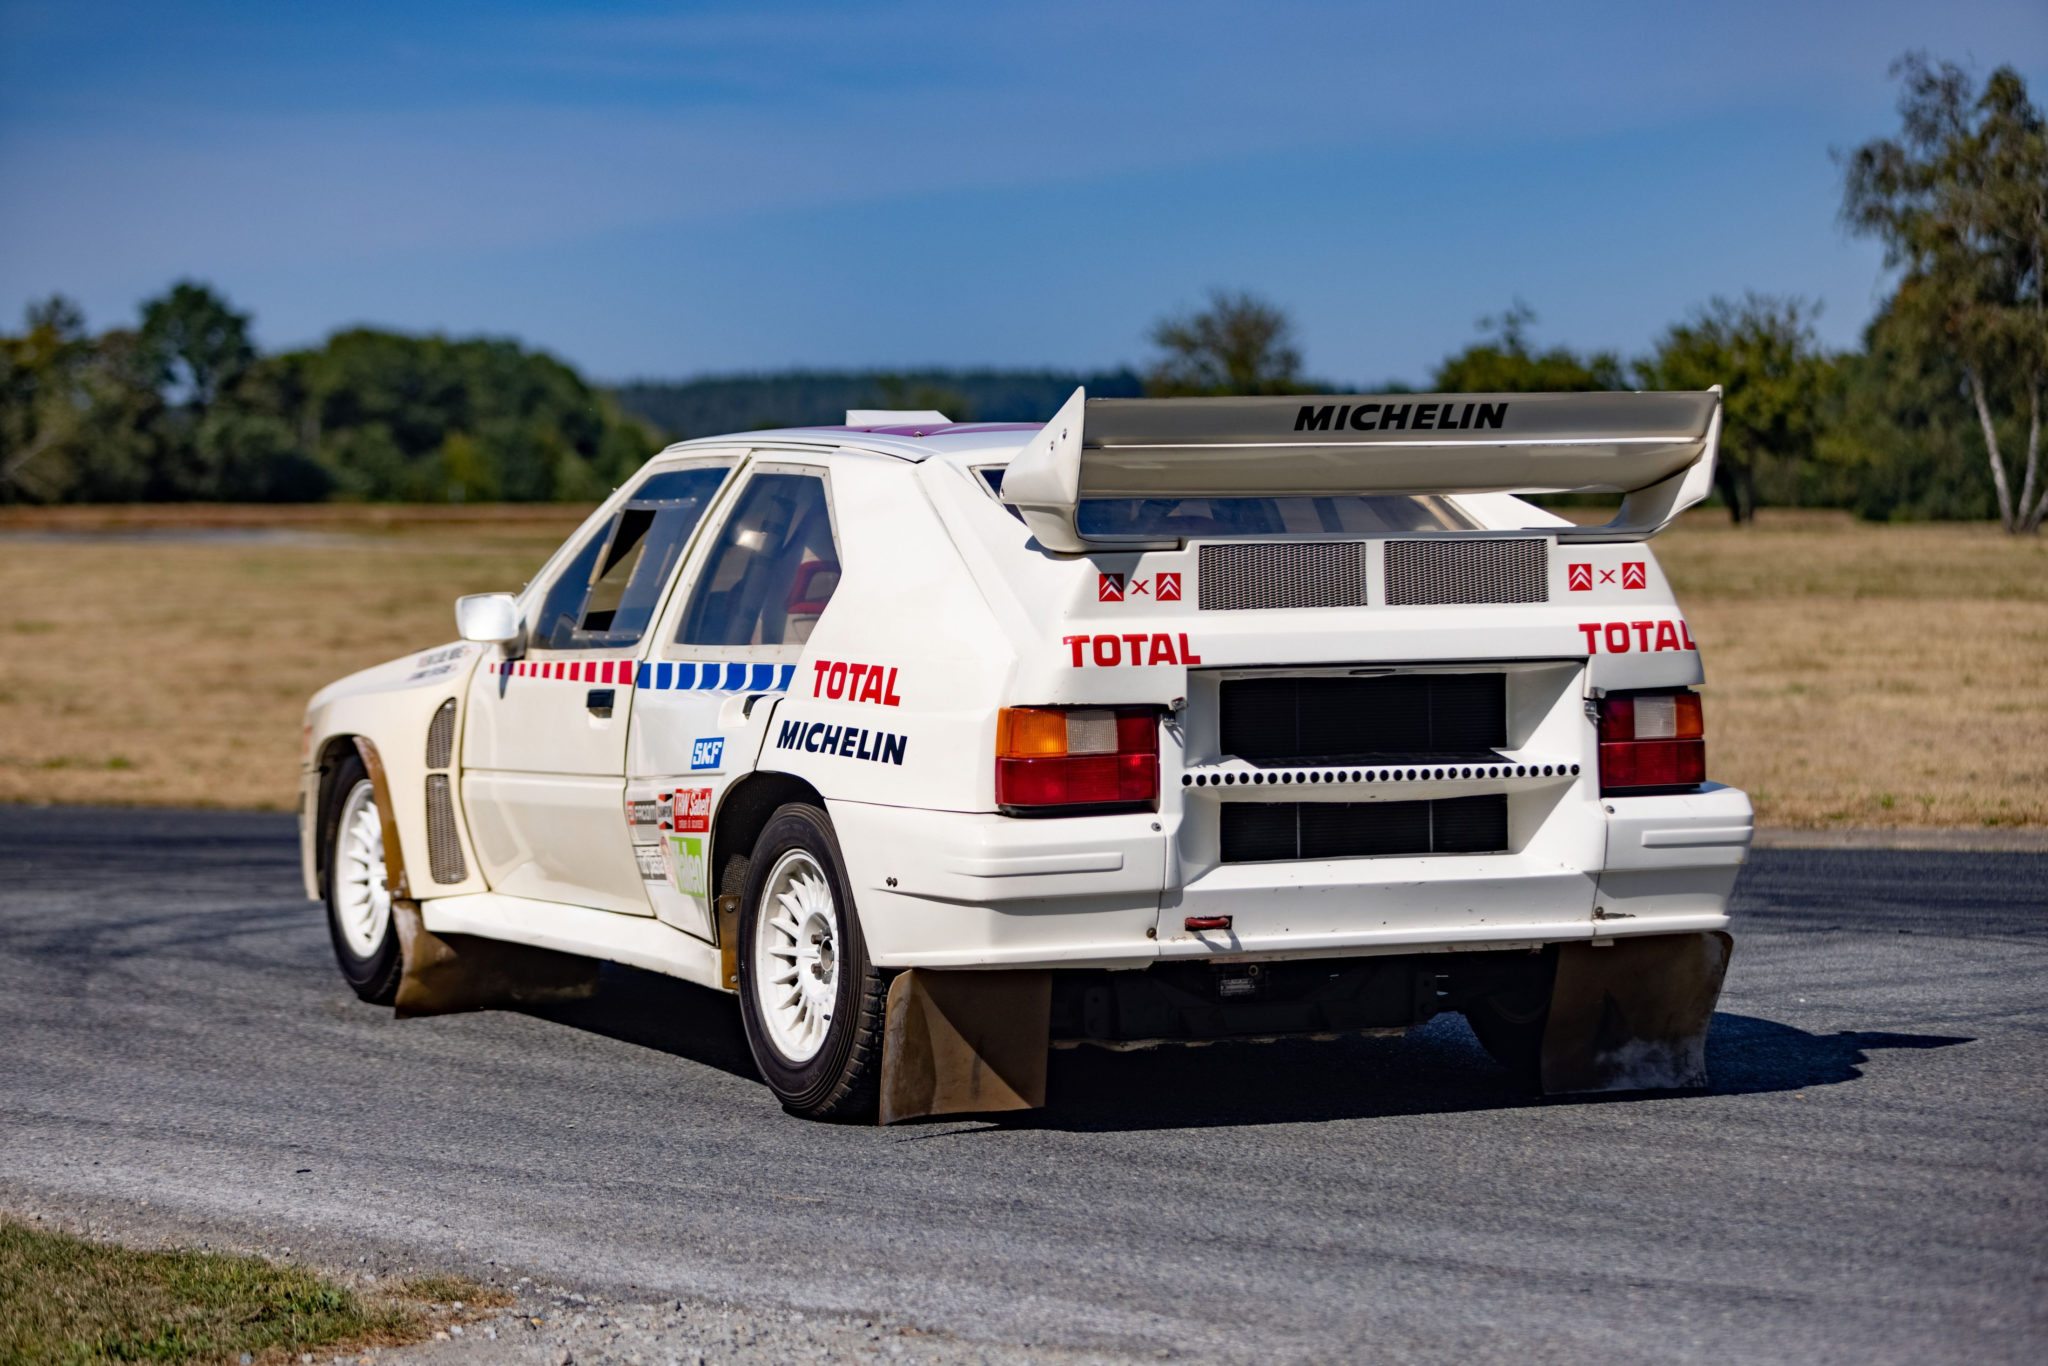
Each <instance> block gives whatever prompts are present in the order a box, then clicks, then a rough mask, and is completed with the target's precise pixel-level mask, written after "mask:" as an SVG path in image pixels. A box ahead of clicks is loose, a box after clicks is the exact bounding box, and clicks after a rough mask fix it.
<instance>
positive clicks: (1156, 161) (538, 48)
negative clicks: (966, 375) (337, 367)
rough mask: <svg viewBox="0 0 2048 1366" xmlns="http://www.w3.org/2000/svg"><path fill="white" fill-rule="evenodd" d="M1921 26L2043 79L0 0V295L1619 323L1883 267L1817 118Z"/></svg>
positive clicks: (936, 358)
mask: <svg viewBox="0 0 2048 1366" xmlns="http://www.w3.org/2000/svg"><path fill="white" fill-rule="evenodd" d="M1911 48H1925V49H1927V50H1929V51H1931V52H1933V53H1934V54H1936V55H1937V56H1945V57H1950V58H1953V59H1956V60H1960V61H1965V62H1970V63H1974V64H1975V65H1976V67H1977V68H1978V70H1979V71H1980V73H1981V72H1982V71H1985V70H1988V69H1989V68H1990V67H1991V66H1994V65H1996V64H1999V63H2011V64H2013V65H2015V66H2017V67H2018V68H2019V69H2020V70H2021V71H2022V72H2024V73H2025V74H2026V75H2027V76H2028V78H2029V80H2030V82H2031V83H2032V84H2033V86H2034V88H2035V91H2036V99H2037V101H2042V100H2048V4H2043V3H2041V0H1944V3H1940V4H1934V3H1928V2H1927V0H1921V3H1893V2H1892V0H1864V3H1856V4H1848V3H1829V4H1799V3H1795V2H1792V0H1777V2H1776V3H1730V4H1722V5H1717V6H1696V5H1656V4H1648V5H1646V4H1642V3H1640V2H1638V3H1634V4H1583V3H1570V2H1569V0H1553V3H1549V4H1543V5H1531V4H1527V3H1522V4H1494V5H1488V4H1466V3H1459V2H1458V0H1439V2H1438V3H1432V4H1427V5H1422V4H1408V5H1376V4H1325V3H1281V2H1279V0H1267V2H1266V3H1260V4H1221V3H1206V2H1205V0H1185V2H1184V3H1180V4H1158V5H1150V4H1127V3H1117V2H1116V0H1094V2H1093V3H1075V4H1041V5H1007V6H996V5H984V6H975V5H961V4H957V3H953V4H944V3H920V2H917V0H910V2H907V3H888V4H882V3H876V4H837V5H822V4H773V3H758V2H757V3H751V4H735V5H722V4H703V5H653V4H609V5H601V4H567V3H557V4H542V3H523V4H521V3H495V4H488V5H486V4H466V3H432V2H430V3H418V0H414V3H409V4H384V3H377V2H376V0H354V3H349V4H321V3H309V2H295V3H280V2H279V0H270V3H262V4H207V3H183V4H173V5H166V4H162V3H156V4H133V5H118V4H96V3H91V0H67V3H62V4H38V5H23V4H13V3H5V2H4V0H0V185H4V186H5V192H4V198H0V310H4V311H5V313H6V314H7V315H9V316H10V317H18V316H19V313H20V309H21V307H22V306H23V304H25V303H26V302H27V301H28V300H30V299H33V298H39V297H41V296H44V295H47V294H49V293H50V292H52V291H62V292H64V293H66V294H69V295H71V296H72V297H74V298H76V299H78V300H79V301H80V302H81V303H83V304H84V306H85V308H86V311H87V315H88V318H89V320H90V321H91V322H92V323H93V324H94V325H95V326H107V325H112V324H115V323H118V322H122V321H126V320H127V319H129V318H131V317H132V316H133V311H134V308H135V305H136V304H137V302H139V301H140V300H141V299H143V298H145V297H147V296H148V295H150V294H152V293H155V292H157V291H159V290H161V289H162V288H163V287H164V286H165V285H166V284H168V283H169V282H170V281H171V280H172V279H174V278H177V277H180V276H191V277H195V278H199V279H203V280H207V281H210V282H211V283H213V284H214V285H216V286H217V287H219V288H221V289H222V290H224V291H225V292H226V293H227V294H228V295H229V296H230V297H231V298H232V299H234V300H235V301H236V302H237V303H238V304H239V305H241V306H242V307H244V308H246V309H250V310H253V311H254V312H255V314H256V315H257V327H258V332H259V335H260V337H261V338H262V340H263V342H264V343H265V344H266V345H269V346H289V345H295V344H300V343H304V342H309V341H315V340H317V339H318V338H320V337H321V336H323V335H325V334H326V333H327V332H329V331H331V330H333V329H334V328H336V327H340V326H344V325H347V324H351V323H359V322H360V323H372V324H378V325H383V326H391V327H399V328H405V329H412V330H428V329H433V330H440V331H446V332H451V333H456V334H469V333H478V332H486V333H494V334H512V335H516V336H519V337H521V338H523V339H525V340H526V341H528V342H530V343H532V344H534V345H538V346H542V347H545V348H547V349H549V350H551V351H554V352H555V353H557V354H559V355H561V356H563V357H565V358H566V359H568V360H570V361H572V362H574V363H575V364H577V365H579V366H581V367H583V368H584V369H585V370H587V371H588V372H589V373H591V374H592V375H594V376H596V377H598V378H601V379H608V380H616V379H624V378H628V377H637V376H649V377H670V376H681V375H688V374H696V373H703V372H731V371H742V370H755V369H770V368H781V367H785V366H792V365H810V366H831V367H838V366H867V365H914V364H940V365H971V364H993V365H1053V366H1061V367H1077V368H1078V367H1089V366H1095V365H1104V364H1113V363H1117V362H1123V361H1131V362H1142V361H1143V360H1144V359H1145V357H1146V356H1147V354H1148V350H1149V348H1148V347H1147V344H1146V341H1145V334H1146V331H1147V328H1148V326H1149V324H1150V323H1151V322H1152V320H1154V319H1155V318H1157V317H1158V316H1159V315H1160V314H1162V313H1165V312H1169V311H1174V310H1178V309H1184V308H1186V307H1189V306H1191V305H1194V304H1197V303H1199V302H1200V301H1201V299H1202V297H1203V295H1204V293H1205V291H1207V290H1208V289H1209V288H1212V287H1217V286H1222V287H1230V288H1248V289H1251V290H1254V291H1256V292H1258V293H1260V294H1263V295H1265V296H1267V297H1269V298H1271V299H1272V300H1274V301H1275V302H1277V303H1280V304H1282V305H1283V306H1285V307H1286V308H1287V309H1288V310H1289V311H1290V312H1291V313H1292V314H1293V316H1294V317H1295V319H1296V321H1297V323H1298V325H1299V328H1300V333H1301V340H1302V342H1303V345H1304V349H1305V351H1306V352H1307V355H1308V361H1309V365H1310V368H1311V370H1312V371H1314V372H1315V373H1316V374H1318V375H1322V376H1327V377H1330V378H1333V379H1337V380H1340V381H1344V382H1347V383H1371V382H1374V381H1377V380H1381V379H1386V378H1402V379H1408V380H1420V379H1422V378H1424V377H1425V376H1426V375H1427V373H1428V370H1429V368H1430V366H1431V365H1432V364H1434V362H1435V361H1437V360H1438V359H1439V358H1440V357H1441V356H1443V355H1444V354H1445V353H1446V352H1448V351H1450V350H1453V349H1455V348H1456V347H1458V346H1460V345H1462V344H1463V343H1464V342H1465V341H1467V340H1468V339H1469V338H1471V336H1472V335H1473V334H1474V321H1475V319H1476V318H1478V317H1479V316H1480V315H1482V314H1487V313H1494V312H1498V311H1499V310H1500V309H1501V308H1502V307H1503V306H1505V305H1506V304H1507V303H1508V302H1509V301H1510V300H1511V299H1512V298H1514V297H1517V296H1519V297H1521V298H1523V299H1526V300H1528V301H1529V303H1530V304H1532V305H1533V306H1534V307H1535V308H1536V310H1537V312H1538V313H1539V315H1540V316H1541V322H1540V323H1539V324H1538V325H1537V327H1536V329H1535V331H1536V336H1537V338H1538V340H1539V341H1542V342H1553V341H1556V342H1565V343H1569V344H1571V345H1574V346H1580V347H1612V348H1615V349H1618V350H1621V351H1623V352H1624V353H1633V352H1636V351H1639V350H1641V349H1642V348H1644V347H1645V346H1646V345H1647V344H1648V343H1649V342H1650V340H1651V339H1652V338H1653V337H1654V336H1655V335H1656V333H1657V332H1658V331H1659V330H1660V329H1661V328H1662V327H1663V326H1665V325H1666V324H1668V323H1669V322H1671V321H1673V320H1674V319H1676V318H1678V317H1679V316H1681V315H1682V314H1683V313H1684V312H1685V311H1686V310H1687V309H1689V308H1690V307H1692V306H1694V305H1696V304H1697V303H1699V302H1701V301H1702V300H1704V299H1706V298H1707V297H1708V296H1709V295H1711V294H1714V293H1717V292H1719V293H1739V292H1741V291H1743V290H1745V289H1757V290H1764V291H1770V292H1776V293H1797V294H1803V295H1806V296H1809V297H1818V298H1820V299H1821V300H1822V301H1823V302H1824V304H1825V309H1826V311H1825V313H1824V314H1823V317H1822V332H1823V334H1824V336H1825V338H1826V339H1827V340H1828V341H1829V342H1831V343H1833V344H1836V345H1847V344H1850V343H1852V342H1853V341H1854V339H1855V337H1856V335H1857V332H1858V330H1859V329H1860V328H1861V326H1862V324H1863V323H1864V321H1865V320H1866V319H1867V318H1868V316H1869V314H1870V311H1871V309H1872V307H1873V305H1874V304H1875V302H1876V301H1877V300H1878V299H1879V298H1880V297H1881V295H1882V291H1883V287H1884V277H1883V271H1882V262H1881V259H1880V254H1879V251H1878V249H1877V248H1876V247H1875V246H1874V245H1873V244H1871V243H1868V242H1862V241H1856V240H1852V239H1850V238H1848V237H1847V236H1845V235H1844V233H1843V232H1842V231H1841V229H1840V227H1839V226H1838V225H1837V222H1836V219H1835V211H1836V208H1837V205H1838V202H1839V178H1838V172H1837V169H1836V167H1835V165H1834V164H1833V162H1832V161H1831V160H1830V158H1829V151H1830V149H1831V148H1847V147H1849V146H1852V145H1854V144H1855V143H1857V142H1860V141H1862V140H1864V139H1867V138H1869V137H1873V136H1878V135H1883V134H1888V133H1890V132H1892V131H1893V130H1894V128H1895V127H1896V122H1897V120H1896V116H1895V114H1894V112H1893V103H1894V100H1895V98H1896V91H1895V88H1894V87H1893V85H1892V84H1891V82H1890V81H1889V80H1888V78H1887V76H1886V68H1887V66H1888V65H1889V63H1890V62H1891V61H1892V59H1893V58H1895V57H1896V56H1897V55H1898V54H1899V53H1901V52H1903V51H1905V50H1907V49H1911Z"/></svg>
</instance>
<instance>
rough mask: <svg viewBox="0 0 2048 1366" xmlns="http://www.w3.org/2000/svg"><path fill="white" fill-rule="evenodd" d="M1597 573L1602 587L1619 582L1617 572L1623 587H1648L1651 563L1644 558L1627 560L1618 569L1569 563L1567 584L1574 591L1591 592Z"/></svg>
mask: <svg viewBox="0 0 2048 1366" xmlns="http://www.w3.org/2000/svg"><path fill="white" fill-rule="evenodd" d="M1596 574H1597V575H1598V576H1599V578H1598V583H1599V585H1600V586H1602V587H1604V586H1606V585H1608V584H1614V583H1617V580H1616V577H1615V576H1616V575H1617V574H1619V575H1620V579H1619V581H1618V583H1619V586H1620V587H1622V588H1648V587H1649V586H1650V576H1649V565H1648V562H1647V561H1644V560H1625V561H1623V562H1622V565H1621V567H1620V568H1619V569H1618V570H1617V569H1599V568H1596V567H1595V566H1593V565H1590V564H1573V565H1567V566H1566V568H1565V585H1566V586H1567V587H1568V588H1569V589H1570V590H1571V591H1572V592H1574V593H1590V592H1592V591H1593V588H1594V585H1595V579H1594V576H1595V575H1596Z"/></svg>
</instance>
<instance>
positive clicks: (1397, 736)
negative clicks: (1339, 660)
mask: <svg viewBox="0 0 2048 1366" xmlns="http://www.w3.org/2000/svg"><path fill="white" fill-rule="evenodd" d="M1218 693H1219V699H1220V705H1221V713H1222V714H1221V716H1220V718H1219V720H1220V734H1219V737H1218V738H1219V739H1220V741H1221V748H1222V752H1223V753H1224V754H1226V755H1229V756H1232V757H1235V758H1239V759H1243V760H1245V761H1246V762H1247V763H1253V764H1302V763H1326V762H1327V763H1395V762H1404V761H1407V760H1410V759H1413V760H1417V761H1419V760H1422V759H1424V758H1433V757H1439V756H1441V757H1444V758H1452V757H1473V756H1486V757H1490V756H1491V755H1492V753H1493V751H1494V750H1496V749H1500V748H1502V747H1504V746H1506V744H1507V741H1508V733H1507V732H1508V723H1507V676H1506V675H1505V674H1497V673H1472V674H1394V675H1391V676H1381V677H1377V678H1327V677H1325V678H1288V677H1270V678H1230V679H1225V680H1224V681H1223V682H1222V683H1221V684H1219V685H1218Z"/></svg>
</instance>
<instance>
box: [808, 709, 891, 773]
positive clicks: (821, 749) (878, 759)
mask: <svg viewBox="0 0 2048 1366" xmlns="http://www.w3.org/2000/svg"><path fill="white" fill-rule="evenodd" d="M775 747H776V748H777V749H800V750H803V751H804V752H805V753H806V754H834V755H837V756H838V757H840V758H842V759H865V760H867V761H868V762H869V763H874V764H895V765H896V766H897V767H899V768H901V767H902V766H903V755H904V753H905V751H907V750H908V749H909V748H910V737H909V736H907V735H895V734H891V733H890V732H888V731H885V730H869V729H868V728H867V727H865V726H834V725H828V724H826V723H825V722H823V721H804V720H801V719H798V718H794V717H792V718H790V719H787V720H785V721H783V723H782V728H781V729H780V730H778V731H776V733H775Z"/></svg>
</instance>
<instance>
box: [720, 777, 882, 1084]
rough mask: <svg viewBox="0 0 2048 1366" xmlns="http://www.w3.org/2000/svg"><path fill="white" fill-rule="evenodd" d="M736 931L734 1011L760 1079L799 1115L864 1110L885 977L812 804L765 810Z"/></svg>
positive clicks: (872, 1078) (876, 1075)
mask: <svg viewBox="0 0 2048 1366" xmlns="http://www.w3.org/2000/svg"><path fill="white" fill-rule="evenodd" d="M739 931H740V933H739V945H738V948H739V961H740V1014H741V1017H742V1018H743V1020H744V1021H745V1024H746V1029H747V1045H748V1047H749V1048H751V1049H752V1051H753V1054H754V1063H755V1065H756V1066H758V1067H759V1068H760V1069H761V1076H762V1077H763V1079H765V1080H766V1081H767V1083H768V1088H769V1089H770V1090H771V1091H773V1092H774V1093H775V1095H776V1097H777V1098H778V1099H779V1100H781V1102H782V1104H783V1108H784V1109H786V1110H788V1111H789V1112H790V1113H791V1114H796V1115H802V1116H804V1117H805V1118H807V1119H856V1118H860V1117H862V1116H865V1115H869V1114H872V1113H873V1112H874V1108H875V1102H876V1098H877V1096H878V1094H879V1089H880V1085H879V1084H880V1078H881V1060H882V1037H881V1036H882V1012H883V991H884V986H885V983H884V981H883V978H882V974H881V972H880V971H878V970H877V969H876V968H875V966H874V965H873V964H872V963H870V962H869V961H868V952H867V941H866V940H865V939H863V938H862V937H861V932H860V918H859V916H857V915H856V914H855V913H854V908H853V897H852V896H851V894H850V892H849V890H848V887H847V882H846V872H845V865H844V863H843V862H842V860H841V859H840V857H839V841H838V840H837V839H836V838H835V837H834V836H833V833H832V822H831V820H830V818H828V817H827V816H826V814H825V813H824V812H823V811H821V810H819V809H818V808H817V807H815V806H810V805H806V804H803V803H791V804H789V805H787V806H783V807H781V808H779V809H778V810H777V811H776V812H775V814H774V815H773V816H771V817H769V819H768V825H767V827H766V828H765V829H764V830H762V832H761V837H760V839H759V840H758V841H756V842H755V845H754V851H753V854H752V856H751V857H750V858H749V859H748V861H747V880H746V889H745V891H744V892H743V893H742V897H741V901H740V925H739Z"/></svg>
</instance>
